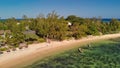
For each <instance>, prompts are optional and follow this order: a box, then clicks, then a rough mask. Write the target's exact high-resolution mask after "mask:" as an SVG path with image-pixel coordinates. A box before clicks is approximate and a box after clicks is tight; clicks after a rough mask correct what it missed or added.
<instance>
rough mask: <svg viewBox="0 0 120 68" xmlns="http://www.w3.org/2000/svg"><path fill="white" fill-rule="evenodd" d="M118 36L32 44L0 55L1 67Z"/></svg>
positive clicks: (119, 34)
mask: <svg viewBox="0 0 120 68" xmlns="http://www.w3.org/2000/svg"><path fill="white" fill-rule="evenodd" d="M116 37H120V33H118V34H108V35H103V36H89V37H86V38H82V39H80V40H69V41H66V40H65V41H62V42H57V41H52V42H51V43H50V44H49V45H48V46H47V44H48V43H39V44H32V45H30V46H29V47H28V48H25V49H22V50H17V51H13V52H10V53H4V54H2V55H0V68H14V66H16V65H21V64H24V63H27V62H30V61H31V60H34V59H36V58H38V57H39V58H41V59H42V58H44V57H46V56H50V55H52V54H54V53H57V51H64V50H67V49H70V48H72V47H75V46H78V45H75V44H80V43H81V44H82V43H89V42H92V41H97V40H102V39H110V38H116ZM63 45H64V46H63ZM16 68H18V67H16Z"/></svg>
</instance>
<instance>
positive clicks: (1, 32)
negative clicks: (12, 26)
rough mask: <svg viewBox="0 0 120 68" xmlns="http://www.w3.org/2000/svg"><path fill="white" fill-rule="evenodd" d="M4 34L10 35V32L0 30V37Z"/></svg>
mask: <svg viewBox="0 0 120 68" xmlns="http://www.w3.org/2000/svg"><path fill="white" fill-rule="evenodd" d="M4 33H9V34H11V31H10V30H0V35H3V34H4Z"/></svg>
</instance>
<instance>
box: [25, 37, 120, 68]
mask: <svg viewBox="0 0 120 68" xmlns="http://www.w3.org/2000/svg"><path fill="white" fill-rule="evenodd" d="M90 45H91V46H90V47H88V46H83V47H80V48H82V51H83V52H82V53H80V52H79V51H78V48H76V49H72V50H69V51H66V52H64V53H61V54H58V55H56V56H53V57H51V58H49V59H44V60H38V61H37V62H35V63H33V64H31V65H29V66H26V67H25V68H120V39H119V38H117V39H110V40H106V41H100V42H97V43H91V44H90Z"/></svg>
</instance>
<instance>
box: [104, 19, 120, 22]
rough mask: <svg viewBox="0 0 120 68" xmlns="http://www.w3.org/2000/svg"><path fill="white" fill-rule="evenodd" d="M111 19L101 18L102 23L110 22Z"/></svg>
mask: <svg viewBox="0 0 120 68" xmlns="http://www.w3.org/2000/svg"><path fill="white" fill-rule="evenodd" d="M111 20H112V19H111V18H110V19H107V18H103V19H102V22H110V21H111ZM117 20H119V21H120V19H117Z"/></svg>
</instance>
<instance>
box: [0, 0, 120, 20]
mask: <svg viewBox="0 0 120 68" xmlns="http://www.w3.org/2000/svg"><path fill="white" fill-rule="evenodd" d="M53 10H55V11H56V12H57V13H58V14H59V15H61V16H65V17H66V16H68V15H77V16H80V17H98V16H101V17H103V18H120V0H0V17H1V18H9V17H16V18H21V17H22V16H23V15H24V14H25V15H27V16H28V17H36V16H37V15H38V14H40V13H43V14H45V15H46V14H48V13H50V12H52V11H53Z"/></svg>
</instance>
